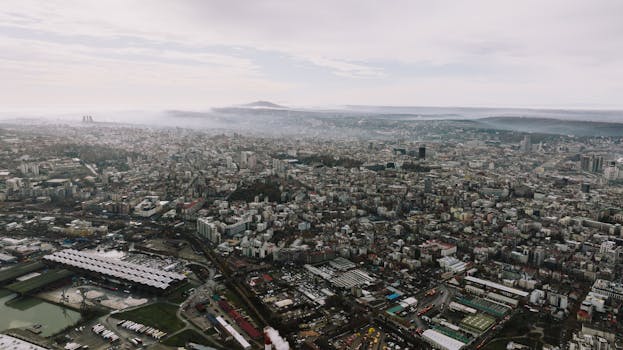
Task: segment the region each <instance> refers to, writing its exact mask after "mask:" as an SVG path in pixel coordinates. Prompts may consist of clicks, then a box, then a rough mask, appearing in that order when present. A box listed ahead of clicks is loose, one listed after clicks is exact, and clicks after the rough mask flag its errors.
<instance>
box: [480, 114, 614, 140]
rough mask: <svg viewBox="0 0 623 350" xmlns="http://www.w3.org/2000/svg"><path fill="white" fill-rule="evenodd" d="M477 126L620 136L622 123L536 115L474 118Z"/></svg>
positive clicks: (538, 131)
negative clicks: (539, 116) (538, 116)
mask: <svg viewBox="0 0 623 350" xmlns="http://www.w3.org/2000/svg"><path fill="white" fill-rule="evenodd" d="M474 122H475V124H476V125H477V126H478V127H481V128H486V129H499V130H512V131H519V132H531V133H544V134H558V135H575V136H622V135H623V123H613V122H599V121H590V120H562V119H554V118H537V117H490V118H482V119H476V120H474Z"/></svg>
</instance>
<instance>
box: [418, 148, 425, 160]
mask: <svg viewBox="0 0 623 350" xmlns="http://www.w3.org/2000/svg"><path fill="white" fill-rule="evenodd" d="M418 159H426V145H421V146H420V147H419V148H418Z"/></svg>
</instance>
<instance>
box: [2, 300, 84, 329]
mask: <svg viewBox="0 0 623 350" xmlns="http://www.w3.org/2000/svg"><path fill="white" fill-rule="evenodd" d="M79 320H80V313H79V312H77V311H74V310H71V309H68V308H65V307H62V306H59V305H55V304H52V303H49V302H47V301H44V300H40V299H37V298H32V297H21V298H16V294H14V293H12V292H10V291H7V290H4V289H1V290H0V331H4V330H6V329H9V328H18V327H29V326H32V325H35V324H40V325H41V326H42V327H41V334H40V335H41V336H43V337H48V336H50V335H52V334H55V333H57V332H58V331H60V330H62V329H64V328H65V327H67V326H72V325H74V324H76V323H77V322H78V321H79Z"/></svg>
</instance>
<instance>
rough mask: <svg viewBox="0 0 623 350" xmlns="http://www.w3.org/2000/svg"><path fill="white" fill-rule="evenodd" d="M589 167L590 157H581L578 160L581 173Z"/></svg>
mask: <svg viewBox="0 0 623 350" xmlns="http://www.w3.org/2000/svg"><path fill="white" fill-rule="evenodd" d="M590 167H591V157H589V156H582V157H581V158H580V169H582V170H583V171H588V170H589V169H590Z"/></svg>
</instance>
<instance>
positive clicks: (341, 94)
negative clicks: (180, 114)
mask: <svg viewBox="0 0 623 350" xmlns="http://www.w3.org/2000/svg"><path fill="white" fill-rule="evenodd" d="M622 11H623V2H621V1H618V0H603V1H599V2H586V1H580V0H552V1H547V2H542V1H536V0H526V1H521V2H507V1H499V0H476V1H469V2H456V1H446V0H440V1H424V0H419V1H418V0H416V1H406V0H404V1H391V2H380V1H373V0H345V1H338V2H335V1H322V0H321V1H277V0H267V1H252V2H236V1H216V0H208V1H206V0H180V1H158V0H149V1H147V0H142V1H141V0H137V1H131V2H128V1H121V0H110V1H95V0H80V1H79V0H63V1H60V0H47V1H42V0H41V1H35V0H19V1H18V0H14V1H9V3H8V4H5V6H4V7H3V9H0V47H1V48H2V50H0V60H2V67H0V70H2V73H3V75H2V76H3V79H2V82H0V84H1V85H0V87H2V88H3V90H5V91H6V90H12V91H11V93H10V94H8V95H6V96H4V97H0V103H2V104H3V105H5V106H7V105H12V106H15V107H18V106H19V105H22V104H26V101H31V103H40V104H41V105H42V106H43V105H44V104H48V103H51V102H52V101H51V98H50V96H55V97H56V98H57V99H60V100H62V101H66V102H67V103H72V102H71V101H72V99H76V100H82V101H84V102H85V103H87V104H106V105H110V104H113V105H114V104H119V105H127V104H134V105H135V106H136V107H140V106H142V105H143V104H145V103H147V101H157V102H158V103H159V104H165V103H166V104H167V105H170V106H177V107H179V108H183V107H186V106H190V105H192V106H205V105H207V104H208V103H214V104H217V105H222V104H225V103H229V102H242V101H245V100H247V99H249V100H256V99H258V98H262V99H264V98H266V99H268V98H272V99H277V100H281V101H285V102H288V103H291V104H292V103H294V104H296V103H299V104H323V103H340V104H341V103H343V104H350V103H355V104H357V103H378V104H388V103H393V104H403V105H405V104H407V105H408V104H427V105H431V104H441V105H458V104H464V105H491V106H502V105H512V106H545V105H547V106H554V105H555V106H559V107H565V106H575V105H577V104H581V105H590V106H596V107H599V106H602V107H608V108H611V107H618V108H623V102H622V101H623V98H622V96H621V93H620V91H623V41H621V40H620V36H621V34H623V21H620V18H619V17H620V13H622ZM52 86H53V87H54V90H52ZM81 87H85V88H84V89H81ZM91 89H93V90H91ZM80 91H83V93H79V92H80ZM95 91H97V93H98V96H87V93H89V94H90V93H94V92H95ZM117 91H124V92H125V94H126V95H124V96H118V93H117ZM199 91H202V92H204V93H203V94H199V93H198V92H199ZM416 92H417V93H416ZM147 95H152V96H151V98H147ZM207 95H209V96H207ZM199 96H204V97H203V98H200V97H199ZM338 98H340V99H342V100H341V102H340V101H336V99H338ZM32 101H34V102H32Z"/></svg>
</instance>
